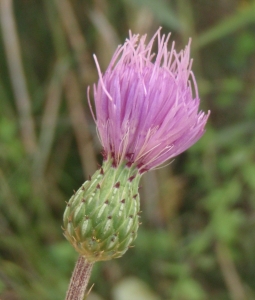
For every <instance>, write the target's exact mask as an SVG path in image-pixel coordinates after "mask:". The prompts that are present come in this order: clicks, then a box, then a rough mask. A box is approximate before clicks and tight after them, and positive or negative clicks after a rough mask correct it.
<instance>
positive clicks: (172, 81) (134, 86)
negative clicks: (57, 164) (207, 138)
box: [94, 29, 210, 172]
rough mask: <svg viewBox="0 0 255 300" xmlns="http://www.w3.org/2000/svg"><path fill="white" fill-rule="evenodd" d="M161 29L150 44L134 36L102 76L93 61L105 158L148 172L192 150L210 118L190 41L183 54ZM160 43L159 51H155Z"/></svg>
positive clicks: (100, 133)
mask: <svg viewBox="0 0 255 300" xmlns="http://www.w3.org/2000/svg"><path fill="white" fill-rule="evenodd" d="M169 37H170V34H169V35H168V36H165V35H163V36H161V35H160V29H159V30H158V31H157V32H156V34H155V35H154V36H153V38H152V39H151V40H150V42H149V43H148V44H147V45H146V44H145V39H146V36H145V35H144V36H141V37H139V35H132V34H131V33H130V37H129V39H127V40H126V41H125V43H124V44H123V45H121V46H119V47H118V48H117V50H116V51H115V53H114V55H113V57H112V60H111V62H110V64H109V66H108V68H107V70H106V72H105V73H104V74H102V72H101V70H100V67H99V64H98V61H97V59H96V57H95V62H96V66H97V69H98V73H99V82H98V84H97V85H94V99H95V108H96V117H95V116H94V119H95V122H96V125H97V129H98V133H99V137H100V140H101V143H102V145H103V148H104V154H105V158H108V157H113V158H114V162H115V164H116V165H118V164H119V163H120V162H122V161H123V160H127V161H128V163H130V164H132V163H135V164H136V165H137V166H138V168H139V169H140V172H144V171H147V170H150V169H152V168H155V167H157V166H158V165H160V164H162V163H163V162H165V161H166V160H168V159H170V158H173V157H175V156H176V155H178V154H180V153H182V152H183V151H185V150H186V149H187V148H189V147H190V146H192V145H193V144H194V143H195V142H196V141H197V140H198V139H199V138H200V137H201V136H202V135H203V133H204V127H205V124H206V122H207V119H208V117H209V113H210V112H208V113H207V114H205V113H204V112H202V111H199V103H200V100H199V96H198V89H197V84H196V80H195V77H194V75H193V73H192V71H191V64H192V61H191V60H190V41H189V43H188V45H187V46H186V48H185V49H184V50H183V51H180V52H179V53H177V52H176V50H175V48H174V43H172V47H171V50H170V51H169V50H168V49H167V44H168V40H169ZM154 42H157V49H158V52H157V53H156V54H155V53H153V52H152V48H153V44H154Z"/></svg>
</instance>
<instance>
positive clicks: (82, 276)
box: [65, 255, 93, 300]
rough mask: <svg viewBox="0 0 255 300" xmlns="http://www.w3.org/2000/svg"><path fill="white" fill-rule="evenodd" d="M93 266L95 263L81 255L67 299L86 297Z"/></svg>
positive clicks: (75, 299)
mask: <svg viewBox="0 0 255 300" xmlns="http://www.w3.org/2000/svg"><path fill="white" fill-rule="evenodd" d="M92 267H93V263H90V262H88V261H87V260H86V259H85V258H84V257H83V256H81V255H80V256H79V258H78V260H77V263H76V265H75V268H74V271H73V275H72V278H71V280H70V284H69V287H68V291H67V293H66V299H65V300H83V299H84V294H85V290H86V287H87V285H88V282H89V278H90V274H91V271H92Z"/></svg>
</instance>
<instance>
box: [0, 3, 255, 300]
mask: <svg viewBox="0 0 255 300" xmlns="http://www.w3.org/2000/svg"><path fill="white" fill-rule="evenodd" d="M254 16H255V2H254V1H252V0H250V1H248V0H247V1H245V0H234V1H233V0H225V1H221V0H209V1H202V0H200V1H191V0H175V1H170V0H161V1H158V0H139V1H134V0H132V1H131V0H90V1H89V0H72V1H71V0H40V1H33V0H13V1H11V0H0V21H1V22H0V25H1V26H0V27H1V30H0V104H1V105H0V235H1V236H0V299H1V300H16V299H17V300H23V299H24V300H25V299H26V300H30V299H31V300H32V299H40V300H44V299H45V300H51V299H52V300H53V299H54V300H58V299H64V296H65V291H66V289H67V285H68V281H69V278H70V275H71V272H72V269H73V267H74V263H75V260H76V258H77V254H76V253H75V252H74V250H73V249H72V248H71V246H70V245H69V243H68V242H67V241H65V239H64V237H63V236H62V230H61V224H62V214H63V211H64V208H65V201H67V200H68V199H69V197H70V196H71V194H72V192H73V190H75V189H77V188H78V187H79V186H80V185H81V184H82V182H83V181H84V180H85V179H86V178H87V177H88V175H89V174H92V173H93V172H94V171H95V169H96V168H97V161H98V162H100V160H101V156H100V151H101V149H100V145H99V142H98V139H97V135H96V130H95V125H94V123H93V120H92V118H91V115H90V112H89V109H88V105H87V96H86V88H87V86H88V85H91V84H92V83H93V82H95V81H96V80H97V73H96V68H95V65H94V63H93V58H92V54H93V53H96V55H97V57H98V59H99V62H100V65H101V66H102V69H103V70H104V69H105V68H106V67H107V64H108V62H109V60H110V58H111V55H112V53H113V51H114V50H115V48H116V46H117V45H118V44H119V43H121V42H123V41H124V39H125V38H126V37H127V35H128V30H129V29H131V30H132V31H133V32H136V33H141V34H143V33H147V34H148V35H149V36H151V35H152V34H153V33H154V31H155V30H156V29H157V28H158V27H159V26H162V27H163V29H162V30H163V32H169V31H171V32H172V38H173V39H174V40H175V41H176V44H177V47H178V49H181V48H182V47H183V46H184V45H185V44H186V43H187V41H188V38H189V37H190V36H191V37H192V39H193V44H192V45H193V47H192V57H193V58H194V63H193V70H194V72H195V75H196V78H197V81H198V87H199V90H200V97H201V107H202V108H203V109H204V110H208V109H210V110H211V111H212V114H211V117H210V120H209V123H208V126H207V132H206V134H205V135H204V137H203V138H202V139H201V140H200V141H199V142H198V143H197V144H196V145H195V146H193V147H192V148H191V149H190V150H188V151H187V152H186V153H184V154H182V155H180V156H179V157H178V158H176V159H175V160H174V162H173V163H172V164H170V165H168V166H167V167H165V168H162V169H159V170H157V171H155V172H152V173H149V174H146V176H144V178H143V182H142V189H141V194H142V210H143V215H142V219H143V220H142V221H143V225H142V226H141V228H140V230H139V236H138V238H137V241H136V243H135V248H133V249H130V250H129V251H128V252H127V254H126V255H125V256H124V257H123V258H121V259H118V260H114V261H110V262H103V263H97V264H96V265H95V268H94V270H93V274H92V278H91V283H93V282H94V283H95V286H94V288H93V293H92V294H91V296H89V297H91V300H92V299H105V300H106V299H114V300H117V299H116V297H122V299H138V300H141V299H145V297H147V299H149V297H151V299H167V300H168V299H169V300H170V299H171V300H203V299H215V300H225V299H226V300H227V299H231V300H246V299H255V281H254V274H255V255H254V253H255V230H254V229H255V217H254V216H255V154H254V149H255V135H254V128H255V118H254V117H255V17H254ZM137 278H139V279H137ZM124 283H125V284H124ZM127 283H128V284H127ZM148 286H149V287H150V288H148ZM139 287H140V288H139ZM123 289H124V290H123ZM125 289H126V290H125ZM137 289H140V290H139V292H138V291H137V292H135V291H136V290H137ZM129 293H130V297H129V296H128V295H129ZM134 293H135V295H141V296H140V298H134V296H132V295H134ZM142 294H143V296H142ZM116 295H118V296H116ZM120 295H122V296H120ZM125 295H126V296H127V297H126V298H125ZM144 295H147V296H144ZM149 295H150V296H149ZM118 300H120V299H118Z"/></svg>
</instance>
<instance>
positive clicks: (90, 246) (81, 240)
mask: <svg viewBox="0 0 255 300" xmlns="http://www.w3.org/2000/svg"><path fill="white" fill-rule="evenodd" d="M140 178H141V174H140V173H139V171H138V168H137V167H136V166H135V165H131V166H130V164H129V163H127V162H126V161H125V162H122V163H121V164H119V165H118V166H117V167H116V166H115V165H114V164H113V160H112V159H108V160H106V161H104V163H103V165H102V167H101V168H100V169H99V170H97V171H96V172H95V174H94V175H93V176H92V178H91V179H90V180H88V181H86V182H85V183H84V184H83V185H82V186H81V187H80V188H79V190H78V191H77V192H76V193H75V194H74V195H73V196H72V197H71V199H70V200H69V202H68V204H67V207H66V210H65V213H64V235H65V237H66V238H67V240H68V241H69V242H70V243H71V244H72V245H73V247H74V248H75V249H76V250H77V251H78V252H79V253H80V254H81V255H83V256H84V257H85V258H86V259H87V260H88V261H90V262H95V261H102V260H110V259H112V258H117V257H121V256H122V255H123V254H124V253H125V252H126V251H127V249H128V248H129V246H130V244H132V242H133V241H134V240H135V238H136V236H137V230H138V226H139V216H138V213H139V211H140V200H139V194H138V184H139V181H140Z"/></svg>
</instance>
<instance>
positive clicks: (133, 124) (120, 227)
mask: <svg viewBox="0 0 255 300" xmlns="http://www.w3.org/2000/svg"><path fill="white" fill-rule="evenodd" d="M169 38H170V35H168V36H164V35H163V36H161V35H160V29H159V30H158V31H157V32H156V34H155V35H154V36H153V38H152V39H151V40H150V42H149V43H148V44H147V45H146V43H145V39H146V36H142V37H139V35H132V34H131V33H130V37H129V39H127V40H126V41H125V43H124V44H123V45H121V46H119V47H118V48H117V50H116V52H115V53H114V55H113V57H112V60H111V62H110V64H109V66H108V68H107V70H106V71H105V73H104V74H103V73H102V72H101V70H100V67H99V63H98V61H97V59H96V57H94V58H95V62H96V66H97V70H98V73H99V81H98V84H97V85H94V101H95V110H96V115H94V114H93V110H92V106H91V104H90V107H91V111H92V114H93V117H94V120H95V123H96V125H97V130H98V134H99V138H100V141H101V143H102V146H103V157H104V161H103V165H102V167H101V168H100V169H99V170H98V171H96V173H95V174H94V175H93V176H92V178H91V180H88V181H86V182H85V183H84V184H83V185H82V187H81V188H80V189H79V190H78V191H77V193H76V194H75V195H73V196H72V197H71V199H70V201H69V203H68V205H67V208H66V211H65V214H64V234H65V236H66V238H67V239H68V240H69V241H70V242H71V243H72V245H73V246H74V247H75V249H76V250H77V251H78V252H79V253H80V254H81V255H83V256H85V257H86V259H87V260H89V261H91V262H94V261H97V260H108V259H111V258H115V257H120V256H122V255H123V254H124V253H125V252H126V250H127V249H128V247H129V246H130V244H131V243H132V242H133V241H134V239H135V238H136V235H137V230H138V226H139V210H140V204H139V193H138V187H139V180H140V178H141V175H142V174H143V173H145V172H146V171H148V170H151V169H153V168H155V167H157V166H159V165H160V164H162V163H164V162H165V161H167V160H169V159H171V158H173V157H175V156H176V155H178V154H180V153H182V152H183V151H185V150H186V149H187V148H189V147H190V146H192V145H193V144H194V143H195V142H196V141H197V140H198V139H199V138H200V137H201V136H202V135H203V133H204V127H205V124H206V122H207V119H208V117H209V113H207V114H205V113H204V112H202V111H199V103H200V100H199V96H198V89H197V84H196V80H195V77H194V75H193V73H192V71H191V65H192V61H191V60H190V41H189V43H188V45H187V46H186V48H185V49H184V51H181V52H179V53H178V52H177V51H176V50H175V45H174V43H172V47H171V50H170V51H168V48H167V45H168V41H169ZM155 41H157V47H158V51H157V53H156V54H155V53H153V45H154V43H155ZM88 97H89V90H88ZM89 103H90V101H89Z"/></svg>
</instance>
